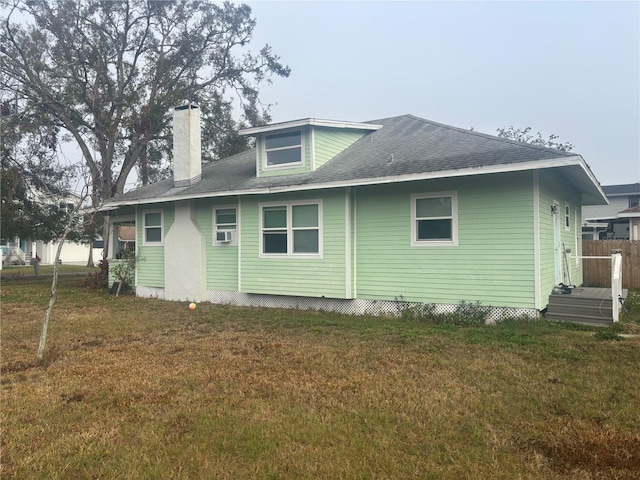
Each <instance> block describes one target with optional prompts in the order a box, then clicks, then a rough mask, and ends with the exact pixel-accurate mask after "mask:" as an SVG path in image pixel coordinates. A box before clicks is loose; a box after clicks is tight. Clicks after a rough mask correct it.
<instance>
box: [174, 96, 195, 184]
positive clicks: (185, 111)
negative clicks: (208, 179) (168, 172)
mask: <svg viewBox="0 0 640 480" xmlns="http://www.w3.org/2000/svg"><path fill="white" fill-rule="evenodd" d="M201 174H202V152H201V146H200V108H199V107H198V105H197V104H195V103H191V102H185V103H184V104H182V105H180V106H178V107H175V108H174V110H173V184H174V186H175V187H188V186H191V185H194V184H196V183H198V182H199V181H200V175H201Z"/></svg>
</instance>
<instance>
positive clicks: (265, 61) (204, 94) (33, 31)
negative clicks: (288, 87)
mask: <svg viewBox="0 0 640 480" xmlns="http://www.w3.org/2000/svg"><path fill="white" fill-rule="evenodd" d="M4 5H5V6H4V8H3V11H4V12H5V13H6V15H5V16H4V18H2V19H0V21H2V23H3V28H2V31H1V33H0V44H1V45H2V47H1V48H0V62H2V70H3V76H2V78H1V79H0V81H1V82H2V88H3V89H5V90H7V91H9V92H11V93H12V94H13V95H14V96H15V98H17V99H18V101H19V102H20V104H21V105H22V107H23V109H24V110H30V111H31V110H33V111H38V112H40V113H41V114H42V115H43V116H46V118H49V119H51V121H52V123H53V125H54V126H55V127H56V128H57V129H58V130H57V131H58V132H63V133H64V132H66V133H67V136H66V137H65V138H67V137H68V139H69V140H71V141H72V142H73V143H75V145H76V146H77V147H78V148H79V150H80V151H81V152H82V157H83V161H84V162H85V164H86V166H87V167H88V169H89V171H90V172H91V182H90V183H91V185H92V191H91V200H92V203H93V205H94V206H96V205H99V204H100V203H102V202H104V201H105V200H108V199H109V198H111V197H113V196H114V195H117V194H119V193H122V192H123V190H124V187H125V183H126V181H127V178H128V177H129V174H130V173H131V172H132V170H133V169H134V168H138V173H139V178H140V179H141V181H142V182H151V181H155V180H157V179H158V178H159V176H161V175H163V174H166V173H167V168H166V165H167V163H166V161H167V159H168V157H169V156H170V152H171V145H170V142H171V135H170V134H169V126H170V115H169V112H170V109H171V108H172V107H174V106H175V105H177V104H179V103H181V102H182V101H183V100H185V99H188V100H195V101H198V102H200V104H201V105H202V106H203V122H204V123H205V125H204V128H205V130H206V129H208V128H210V125H214V124H215V125H217V127H218V131H219V132H227V133H228V135H222V138H220V135H218V136H207V137H206V138H203V141H204V145H203V148H204V149H205V157H206V158H209V159H215V158H218V157H219V156H220V153H219V152H223V153H224V154H228V153H230V152H229V150H230V149H231V150H233V149H242V148H244V147H245V146H246V144H242V142H243V141H244V140H242V139H240V141H239V138H238V136H237V130H238V128H239V127H241V126H245V125H247V124H248V125H257V124H261V123H265V122H267V121H268V120H269V116H268V107H265V106H264V105H262V103H261V102H260V100H259V97H258V93H259V92H258V87H259V86H260V85H262V84H264V83H265V82H269V81H270V79H271V77H272V76H274V75H275V76H282V77H286V76H288V75H289V68H288V67H286V66H284V65H282V64H281V63H280V62H279V58H278V57H277V56H275V55H274V54H273V53H272V52H271V49H270V47H269V46H268V45H267V46H264V47H263V48H262V49H260V50H259V52H258V53H257V54H252V53H251V52H249V51H248V45H249V43H250V42H251V39H252V34H253V29H254V27H255V23H256V22H255V19H253V18H252V17H251V9H250V8H249V7H248V6H247V5H243V4H238V5H236V4H232V3H228V2H225V3H214V2H199V1H162V2H150V1H146V0H129V1H117V0H116V1H109V2H102V1H94V0H89V1H87V2H77V1H75V0H42V1H38V2H20V1H18V0H13V2H5V3H4ZM234 103H235V104H237V105H238V106H239V108H240V113H241V118H240V120H238V121H236V120H234V118H233V114H232V113H233V108H232V105H233V104H234ZM231 153H233V152H231Z"/></svg>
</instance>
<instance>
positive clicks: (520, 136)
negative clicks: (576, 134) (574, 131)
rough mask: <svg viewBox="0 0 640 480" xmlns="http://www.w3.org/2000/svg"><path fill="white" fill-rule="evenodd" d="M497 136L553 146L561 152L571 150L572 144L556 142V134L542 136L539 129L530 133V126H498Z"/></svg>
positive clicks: (542, 145)
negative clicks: (521, 127)
mask: <svg viewBox="0 0 640 480" xmlns="http://www.w3.org/2000/svg"><path fill="white" fill-rule="evenodd" d="M498 136H499V137H501V138H507V139H509V140H515V141H516V142H524V143H529V144H531V145H537V146H539V147H545V148H554V149H556V150H560V151H561V152H570V151H572V150H573V145H572V144H571V143H569V142H563V143H560V142H556V139H557V138H559V137H558V135H554V134H551V135H549V138H544V137H543V136H542V132H540V131H538V132H537V133H535V134H531V127H526V128H524V129H522V130H521V129H519V128H514V127H513V126H508V127H502V128H498Z"/></svg>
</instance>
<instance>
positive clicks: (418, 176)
mask: <svg viewBox="0 0 640 480" xmlns="http://www.w3.org/2000/svg"><path fill="white" fill-rule="evenodd" d="M571 166H578V167H581V171H582V172H584V177H583V179H582V180H586V181H587V184H588V185H589V186H590V187H591V188H590V191H589V192H585V191H584V190H583V201H584V200H585V199H591V200H589V201H590V203H583V204H585V205H606V204H608V201H607V197H606V195H605V194H604V192H602V189H601V188H600V185H599V183H598V182H597V180H596V179H595V177H594V176H593V173H591V170H590V169H589V167H588V166H587V165H586V163H585V162H584V160H583V159H582V157H581V156H579V155H575V156H571V157H558V158H552V159H547V160H535V161H531V162H522V163H510V164H502V165H491V166H485V167H472V168H460V169H452V170H440V171H437V172H425V173H415V174H406V175H396V176H389V177H370V178H360V179H353V180H344V181H337V182H323V183H310V184H305V185H298V184H294V185H283V186H275V187H264V188H260V189H244V190H225V191H218V192H209V193H205V194H203V193H193V194H187V195H171V196H166V197H155V198H143V199H132V200H122V201H113V202H109V203H108V204H105V205H104V206H103V207H102V208H101V209H100V210H101V211H108V210H113V209H114V207H115V208H118V207H122V206H133V205H150V204H158V203H165V202H173V201H177V200H191V199H196V198H214V197H228V196H241V195H265V194H271V193H284V192H299V191H309V190H322V189H327V188H340V187H359V186H365V185H383V184H389V183H402V182H411V181H418V180H432V179H439V178H451V177H465V176H473V175H487V174H495V173H508V172H518V171H527V170H543V169H547V168H557V167H571Z"/></svg>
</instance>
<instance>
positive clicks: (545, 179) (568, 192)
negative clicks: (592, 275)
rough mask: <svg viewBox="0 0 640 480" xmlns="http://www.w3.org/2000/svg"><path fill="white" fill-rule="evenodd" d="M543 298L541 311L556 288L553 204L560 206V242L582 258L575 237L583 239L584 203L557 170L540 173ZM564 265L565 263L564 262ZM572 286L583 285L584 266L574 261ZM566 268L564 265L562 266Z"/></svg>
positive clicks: (541, 287)
mask: <svg viewBox="0 0 640 480" xmlns="http://www.w3.org/2000/svg"><path fill="white" fill-rule="evenodd" d="M539 185H540V205H539V207H540V208H539V217H540V295H541V299H542V307H543V308H544V307H545V306H546V304H547V302H548V296H549V294H550V293H551V290H552V289H553V286H554V285H555V283H556V282H555V277H556V275H555V269H556V264H555V245H554V226H553V214H552V213H551V205H552V204H553V201H554V200H555V201H557V202H558V203H559V204H560V213H559V215H560V218H559V221H560V238H561V242H563V243H564V245H565V248H570V249H571V253H572V255H578V256H580V255H582V241H581V240H580V241H578V242H577V249H576V235H579V236H581V230H582V227H581V223H582V220H581V216H580V211H581V200H580V194H579V192H578V191H577V190H576V189H574V188H572V187H570V186H569V184H568V183H567V182H565V181H562V179H561V177H560V174H559V173H558V172H557V171H555V170H545V171H541V172H540V176H539ZM565 202H566V203H568V204H569V206H570V208H571V228H570V230H569V231H567V230H566V229H565V226H564V207H565ZM576 211H577V212H578V216H577V218H578V222H577V225H576V215H575V214H576ZM563 261H564V259H563ZM570 265H571V283H573V284H575V285H580V284H582V263H581V262H578V264H577V265H576V262H575V260H572V261H571V263H570ZM561 267H562V268H564V263H562V262H561Z"/></svg>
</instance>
